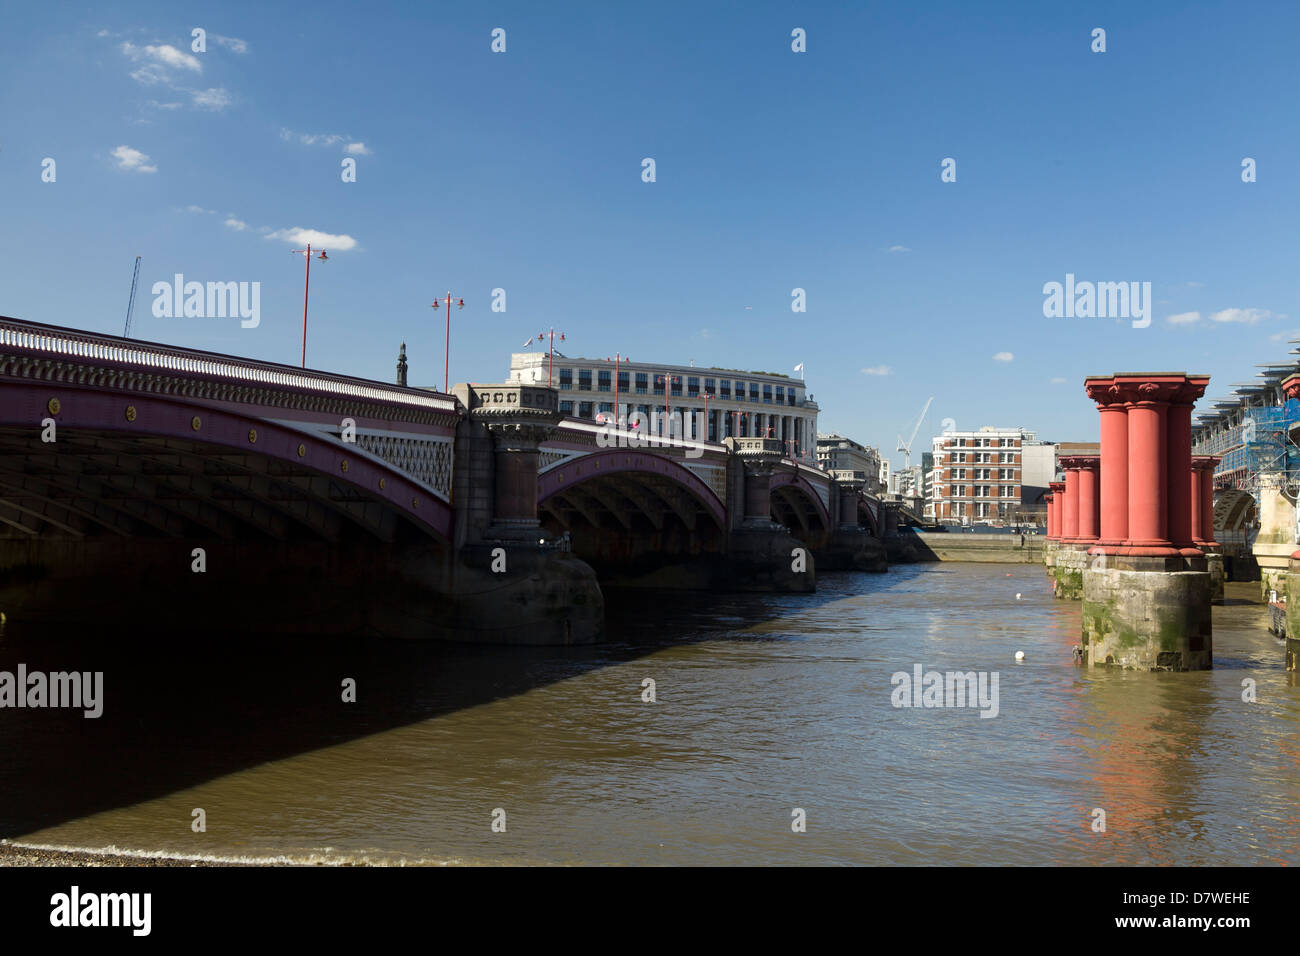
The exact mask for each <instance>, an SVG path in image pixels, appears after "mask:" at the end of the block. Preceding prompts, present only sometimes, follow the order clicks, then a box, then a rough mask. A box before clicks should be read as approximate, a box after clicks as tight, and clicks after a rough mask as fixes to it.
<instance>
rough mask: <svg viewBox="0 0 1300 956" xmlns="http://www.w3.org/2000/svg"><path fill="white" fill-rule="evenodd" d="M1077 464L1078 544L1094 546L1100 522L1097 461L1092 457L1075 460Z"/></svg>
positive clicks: (1099, 487) (1099, 490)
mask: <svg viewBox="0 0 1300 956" xmlns="http://www.w3.org/2000/svg"><path fill="white" fill-rule="evenodd" d="M1077 461H1078V463H1079V469H1078V471H1079V533H1078V537H1077V539H1076V540H1077V541H1078V542H1079V543H1080V544H1088V545H1092V544H1096V543H1097V537H1098V528H1099V521H1100V515H1099V511H1100V504H1101V500H1100V493H1101V485H1100V483H1099V482H1098V481H1097V478H1098V469H1099V460H1098V459H1097V458H1096V457H1094V456H1091V455H1089V456H1087V457H1082V458H1079V459H1077Z"/></svg>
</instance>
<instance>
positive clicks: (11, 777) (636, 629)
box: [0, 568, 915, 838]
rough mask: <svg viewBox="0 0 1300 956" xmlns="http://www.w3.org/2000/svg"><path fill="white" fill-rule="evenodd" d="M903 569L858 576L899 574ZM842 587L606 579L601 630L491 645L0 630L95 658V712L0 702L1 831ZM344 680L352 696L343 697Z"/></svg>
mask: <svg viewBox="0 0 1300 956" xmlns="http://www.w3.org/2000/svg"><path fill="white" fill-rule="evenodd" d="M914 576H915V570H914V569H909V568H902V569H899V570H898V571H895V572H891V573H890V574H889V575H887V576H886V575H876V576H872V578H873V579H874V580H873V584H872V589H873V590H874V589H877V588H879V589H886V588H894V587H906V586H907V585H908V583H909V581H910V580H911V579H912V578H913V577H914ZM841 596H842V594H841V593H840V592H839V591H838V589H836V588H835V587H834V586H832V587H831V588H829V589H826V590H823V591H818V592H816V593H813V594H808V595H797V596H793V595H784V596H776V595H766V594H745V595H740V594H717V593H712V592H668V593H665V592H648V591H636V592H618V591H610V592H607V595H606V607H607V615H606V616H607V640H606V641H605V642H604V643H602V644H598V645H592V646H586V647H569V648H563V647H490V646H473V645H454V644H441V643H432V642H430V643H420V642H405V641H390V640H379V639H357V640H344V639H307V640H304V639H300V638H283V637H275V636H254V635H248V634H231V635H230V636H228V637H225V638H222V639H220V640H214V639H212V638H211V637H208V636H203V637H197V636H192V635H190V634H187V633H185V632H184V631H183V630H179V629H178V630H177V631H176V632H174V633H171V634H167V635H157V634H142V633H139V632H127V631H109V630H96V631H95V632H94V633H93V634H85V633H82V634H67V633H57V634H56V633H42V634H24V633H21V632H19V631H17V630H16V629H14V628H10V630H9V632H8V633H7V634H4V635H3V636H0V670H3V671H8V672H11V673H14V672H16V670H17V666H18V664H20V663H22V664H24V665H26V668H27V671H28V672H29V673H30V672H33V671H42V672H46V673H50V672H56V671H74V670H75V671H80V672H95V671H102V672H103V675H104V676H103V688H104V689H103V692H102V697H103V715H102V716H101V717H99V718H97V719H87V718H85V717H83V715H82V711H80V710H61V709H26V708H24V709H11V708H4V709H0V754H3V761H0V838H16V837H19V836H21V835H23V834H26V833H30V832H33V831H35V830H40V829H45V828H48V827H51V826H55V825H57V824H59V823H63V822H66V821H69V820H74V819H78V818H81V817H84V816H87V815H90V814H94V813H97V812H101V811H105V810H110V809H114V808H118V807H124V806H129V805H132V804H136V803H139V802H142V801H146V800H150V799H154V798H157V797H160V796H164V795H166V794H169V793H172V792H175V791H178V790H182V789H185V788H188V787H192V786H195V785H197V784H200V783H203V782H204V781H207V780H211V779H214V778H217V777H221V776H224V775H226V774H231V773H234V772H236V771H239V770H242V769H245V768H249V767H253V766H256V765H258V764H262V763H265V762H268V761H275V760H280V759H283V758H286V757H290V756H293V755H296V754H300V753H304V752H308V751H312V750H316V749H320V748H324V747H329V746H333V745H336V744H340V743H343V742H346V741H349V740H353V739H356V738H360V737H365V736H367V735H371V734H377V733H381V732H384V731H387V730H391V729H394V728H397V727H400V726H404V725H407V724H413V723H418V722H420V721H425V720H429V719H432V718H437V717H439V716H442V715H445V714H448V713H451V712H454V711H457V710H461V709H464V708H471V707H476V706H479V705H483V704H487V703H490V702H492V701H495V700H499V699H501V698H505V697H509V696H511V695H515V694H521V693H524V692H526V691H529V690H532V689H534V688H538V687H541V686H544V685H547V684H550V683H553V682H557V681H562V680H566V679H568V678H571V677H576V676H578V675H581V674H583V673H586V672H588V671H591V670H593V669H597V668H601V667H604V666H608V665H612V664H618V663H623V662H626V661H630V660H635V659H637V658H640V657H644V656H647V655H650V654H653V653H655V652H656V651H657V650H660V649H662V648H665V647H671V646H674V645H680V644H682V643H689V642H694V641H701V640H746V639H750V638H749V637H748V636H747V635H746V630H747V629H748V628H751V627H753V626H754V625H757V624H761V623H764V622H770V621H772V620H773V619H774V618H778V617H780V616H781V615H782V614H784V613H787V612H789V611H791V610H802V609H806V608H813V607H817V606H819V605H821V604H825V603H827V602H830V601H834V600H837V599H838V598H839V597H841ZM345 678H352V679H354V680H355V681H356V688H357V691H356V701H355V702H354V703H344V702H343V700H342V694H343V690H342V687H343V681H344V680H345Z"/></svg>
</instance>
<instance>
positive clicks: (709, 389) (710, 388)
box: [704, 378, 717, 395]
mask: <svg viewBox="0 0 1300 956" xmlns="http://www.w3.org/2000/svg"><path fill="white" fill-rule="evenodd" d="M716 391H717V389H716V387H715V384H714V381H713V379H711V378H706V379H705V380H704V394H705V395H713V394H715V393H716Z"/></svg>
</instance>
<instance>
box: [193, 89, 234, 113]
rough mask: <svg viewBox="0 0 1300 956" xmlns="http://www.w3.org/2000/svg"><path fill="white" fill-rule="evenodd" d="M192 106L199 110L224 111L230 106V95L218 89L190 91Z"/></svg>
mask: <svg viewBox="0 0 1300 956" xmlns="http://www.w3.org/2000/svg"><path fill="white" fill-rule="evenodd" d="M190 96H191V98H192V99H193V102H194V105H195V106H197V107H198V108H199V109H201V110H224V109H225V108H226V107H227V106H229V105H230V104H231V102H233V101H232V99H231V97H230V94H229V93H227V92H226V91H225V90H224V89H222V88H220V87H215V88H213V89H210V90H191V91H190Z"/></svg>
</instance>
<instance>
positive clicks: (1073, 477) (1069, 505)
mask: <svg viewBox="0 0 1300 956" xmlns="http://www.w3.org/2000/svg"><path fill="white" fill-rule="evenodd" d="M1061 464H1062V465H1064V466H1065V515H1064V518H1065V520H1064V522H1063V524H1062V528H1061V541H1063V542H1064V543H1065V544H1073V543H1074V539H1075V538H1077V537H1078V536H1079V469H1078V467H1077V466H1076V465H1075V464H1074V459H1073V458H1063V459H1061Z"/></svg>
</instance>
